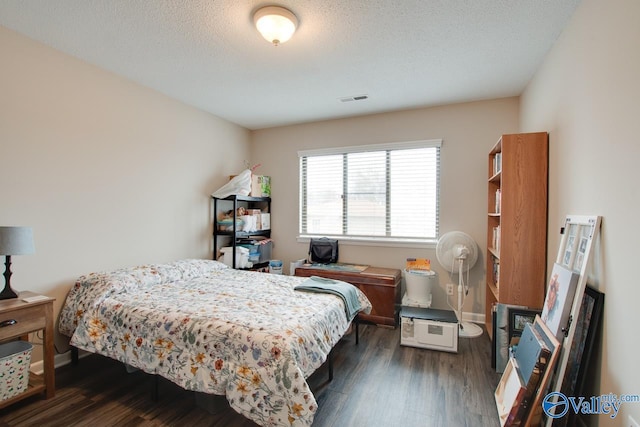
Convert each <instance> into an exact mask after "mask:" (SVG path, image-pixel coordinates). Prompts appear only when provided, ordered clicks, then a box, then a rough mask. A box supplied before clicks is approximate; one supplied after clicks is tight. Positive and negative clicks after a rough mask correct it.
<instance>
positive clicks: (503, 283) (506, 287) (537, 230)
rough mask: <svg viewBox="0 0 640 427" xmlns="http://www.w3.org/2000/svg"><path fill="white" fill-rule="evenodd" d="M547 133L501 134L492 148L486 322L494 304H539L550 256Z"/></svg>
mask: <svg viewBox="0 0 640 427" xmlns="http://www.w3.org/2000/svg"><path fill="white" fill-rule="evenodd" d="M547 186H548V135H547V133H546V132H536V133H521V134H509V135H503V136H502V137H501V138H500V139H499V140H498V142H497V143H496V144H495V145H494V147H493V148H492V149H491V151H490V152H489V156H488V185H487V259H486V263H487V264H486V272H487V274H486V277H487V280H486V282H487V283H486V307H485V316H486V325H487V332H488V333H489V336H492V311H493V306H494V305H495V304H496V303H503V304H517V305H524V306H527V307H530V308H540V307H542V303H543V301H544V288H545V283H546V256H547V191H548V189H547Z"/></svg>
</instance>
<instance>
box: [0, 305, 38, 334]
mask: <svg viewBox="0 0 640 427" xmlns="http://www.w3.org/2000/svg"><path fill="white" fill-rule="evenodd" d="M44 307H45V306H44V305H34V306H33V307H26V308H21V309H20V310H12V311H8V312H4V313H1V314H0V341H3V340H5V339H11V338H15V337H19V336H21V335H27V334H28V333H29V332H33V331H34V330H38V329H44V328H45V326H46V316H45V310H44ZM13 321H15V323H13ZM12 323H13V324H12Z"/></svg>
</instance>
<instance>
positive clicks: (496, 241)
mask: <svg viewBox="0 0 640 427" xmlns="http://www.w3.org/2000/svg"><path fill="white" fill-rule="evenodd" d="M491 246H492V247H493V249H495V251H496V254H498V255H499V254H500V226H499V225H498V226H496V227H493V237H492V241H491Z"/></svg>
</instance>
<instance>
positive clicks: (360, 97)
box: [338, 95, 369, 102]
mask: <svg viewBox="0 0 640 427" xmlns="http://www.w3.org/2000/svg"><path fill="white" fill-rule="evenodd" d="M368 98H369V95H356V96H345V97H344V98H338V99H339V100H340V102H351V101H363V100H365V99H368Z"/></svg>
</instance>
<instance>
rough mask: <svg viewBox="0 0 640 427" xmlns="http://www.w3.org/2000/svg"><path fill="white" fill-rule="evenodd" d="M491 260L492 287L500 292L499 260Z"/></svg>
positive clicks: (493, 258) (494, 258)
mask: <svg viewBox="0 0 640 427" xmlns="http://www.w3.org/2000/svg"><path fill="white" fill-rule="evenodd" d="M491 258H492V264H493V285H494V286H495V287H496V289H498V290H500V260H499V259H498V258H496V257H491Z"/></svg>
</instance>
